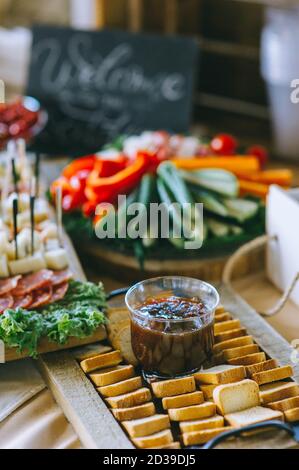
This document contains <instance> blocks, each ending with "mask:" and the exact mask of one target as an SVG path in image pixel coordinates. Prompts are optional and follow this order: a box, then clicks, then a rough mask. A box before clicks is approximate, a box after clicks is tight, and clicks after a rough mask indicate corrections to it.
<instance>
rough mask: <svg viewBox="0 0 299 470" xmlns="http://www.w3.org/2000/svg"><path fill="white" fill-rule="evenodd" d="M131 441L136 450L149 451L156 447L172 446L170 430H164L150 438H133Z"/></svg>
mask: <svg viewBox="0 0 299 470" xmlns="http://www.w3.org/2000/svg"><path fill="white" fill-rule="evenodd" d="M132 441H133V443H134V444H135V446H136V447H137V448H138V449H150V448H154V447H156V446H162V445H163V446H166V445H168V444H172V442H173V436H172V432H171V431H170V429H165V430H164V431H160V432H157V433H155V434H151V435H150V436H145V437H134V438H133V439H132Z"/></svg>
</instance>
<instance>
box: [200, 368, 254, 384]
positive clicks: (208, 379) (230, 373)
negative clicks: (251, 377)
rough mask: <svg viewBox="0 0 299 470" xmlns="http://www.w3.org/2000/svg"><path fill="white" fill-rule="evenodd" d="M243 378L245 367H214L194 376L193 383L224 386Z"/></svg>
mask: <svg viewBox="0 0 299 470" xmlns="http://www.w3.org/2000/svg"><path fill="white" fill-rule="evenodd" d="M245 377H246V373H245V367H243V366H231V365H220V366H215V367H211V368H210V369H206V370H201V371H199V372H196V373H195V374H194V378H195V381H196V383H199V384H226V383H230V382H236V381H238V380H242V379H245Z"/></svg>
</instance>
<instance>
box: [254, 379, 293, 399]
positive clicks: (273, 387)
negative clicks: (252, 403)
mask: <svg viewBox="0 0 299 470" xmlns="http://www.w3.org/2000/svg"><path fill="white" fill-rule="evenodd" d="M298 395H299V385H298V384H297V383H294V382H274V383H269V384H265V385H261V386H260V397H261V400H262V403H263V405H266V404H267V403H271V402H273V401H279V400H284V399H285V398H292V397H296V396H298Z"/></svg>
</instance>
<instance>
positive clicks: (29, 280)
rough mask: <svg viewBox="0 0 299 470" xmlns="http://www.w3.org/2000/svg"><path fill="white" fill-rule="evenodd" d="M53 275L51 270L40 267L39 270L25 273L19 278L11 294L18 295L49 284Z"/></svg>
mask: <svg viewBox="0 0 299 470" xmlns="http://www.w3.org/2000/svg"><path fill="white" fill-rule="evenodd" d="M52 276H53V271H51V270H50V269H41V270H40V271H38V272H36V273H33V274H27V275H26V276H23V277H22V279H20V280H19V282H18V285H17V287H16V288H15V289H14V291H13V292H12V294H13V295H14V296H20V295H24V294H28V293H30V292H32V291H34V290H36V289H41V288H43V287H46V286H49V285H50V284H51V279H52Z"/></svg>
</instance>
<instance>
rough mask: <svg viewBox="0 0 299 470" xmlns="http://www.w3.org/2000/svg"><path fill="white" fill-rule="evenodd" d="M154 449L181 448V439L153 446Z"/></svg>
mask: <svg viewBox="0 0 299 470" xmlns="http://www.w3.org/2000/svg"><path fill="white" fill-rule="evenodd" d="M152 449H181V444H180V443H179V441H175V442H172V443H171V444H166V445H163V446H155V447H152Z"/></svg>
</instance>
